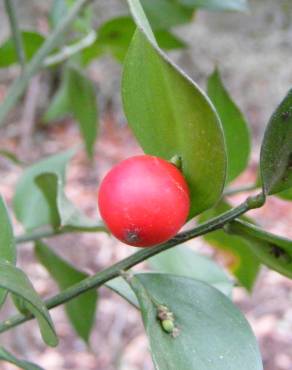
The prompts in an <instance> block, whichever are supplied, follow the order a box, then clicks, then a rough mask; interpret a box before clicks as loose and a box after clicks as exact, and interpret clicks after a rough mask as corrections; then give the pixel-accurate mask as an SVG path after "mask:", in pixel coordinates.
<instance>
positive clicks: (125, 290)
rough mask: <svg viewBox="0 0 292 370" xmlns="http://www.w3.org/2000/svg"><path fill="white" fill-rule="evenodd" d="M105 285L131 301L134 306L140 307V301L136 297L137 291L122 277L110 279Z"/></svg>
mask: <svg viewBox="0 0 292 370" xmlns="http://www.w3.org/2000/svg"><path fill="white" fill-rule="evenodd" d="M105 286H106V287H107V288H109V289H111V290H112V291H114V292H115V293H117V294H118V295H120V296H121V297H123V298H125V299H126V300H127V301H128V302H129V303H131V304H132V305H133V306H134V307H136V308H140V306H139V302H138V300H137V298H136V295H135V293H134V292H133V290H132V289H131V288H130V287H129V285H128V284H127V283H126V282H125V280H124V279H123V278H121V277H118V278H115V279H112V280H110V281H108V282H107V283H106V284H105Z"/></svg>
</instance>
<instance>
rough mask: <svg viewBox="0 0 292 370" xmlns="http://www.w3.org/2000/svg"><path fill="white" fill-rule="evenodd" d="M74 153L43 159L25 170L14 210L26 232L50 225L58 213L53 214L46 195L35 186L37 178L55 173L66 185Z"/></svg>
mask: <svg viewBox="0 0 292 370" xmlns="http://www.w3.org/2000/svg"><path fill="white" fill-rule="evenodd" d="M74 153H75V150H72V149H70V150H67V151H65V152H62V153H59V154H56V155H53V156H50V157H47V158H45V159H42V160H40V161H39V162H36V163H34V164H33V165H32V166H30V167H27V168H26V169H25V170H24V172H23V175H22V176H21V178H20V180H19V182H18V183H17V185H16V189H15V194H14V198H13V208H14V212H15V215H16V217H17V219H18V221H19V222H21V223H22V224H23V225H24V227H25V229H26V230H32V229H35V228H37V227H40V226H44V225H50V224H51V220H52V219H54V218H55V217H56V213H54V214H52V210H51V207H50V206H49V204H48V202H47V199H46V197H45V195H44V194H43V192H42V191H41V190H40V189H39V188H38V186H37V185H36V184H35V182H34V181H35V177H37V176H38V175H40V174H42V173H46V172H54V173H57V174H58V176H59V177H60V179H61V181H62V183H64V178H65V169H66V165H67V163H68V161H69V160H70V159H71V158H72V157H73V155H74Z"/></svg>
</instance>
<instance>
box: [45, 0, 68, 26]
mask: <svg viewBox="0 0 292 370" xmlns="http://www.w3.org/2000/svg"><path fill="white" fill-rule="evenodd" d="M67 11H68V6H67V4H66V0H53V3H52V6H51V9H50V14H49V21H50V24H51V27H52V28H55V27H56V26H57V25H58V24H59V23H60V22H62V20H63V18H64V16H65V15H66V13H67Z"/></svg>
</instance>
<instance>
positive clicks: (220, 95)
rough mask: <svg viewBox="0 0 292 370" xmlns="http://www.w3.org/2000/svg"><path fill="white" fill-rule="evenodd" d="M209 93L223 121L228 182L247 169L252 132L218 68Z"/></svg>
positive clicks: (212, 77) (211, 77) (209, 86)
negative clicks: (227, 89)
mask: <svg viewBox="0 0 292 370" xmlns="http://www.w3.org/2000/svg"><path fill="white" fill-rule="evenodd" d="M208 95H209V97H210V99H211V100H212V102H213V104H214V105H215V107H216V109H217V112H218V114H219V117H220V119H221V122H222V126H223V131H224V135H225V139H226V147H227V157H228V166H227V182H230V181H232V180H234V179H235V178H236V177H237V176H238V175H240V174H241V172H242V171H244V170H245V168H246V166H247V164H248V160H249V155H250V133H249V128H248V125H247V122H246V120H245V118H244V116H243V114H242V113H241V112H240V110H239V109H238V107H237V106H236V105H235V103H234V102H233V100H232V99H231V97H230V95H229V94H228V92H227V91H226V89H225V87H224V85H223V83H222V80H221V76H220V73H219V71H218V70H215V71H214V72H213V74H212V75H211V76H210V77H209V79H208Z"/></svg>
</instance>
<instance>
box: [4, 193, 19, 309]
mask: <svg viewBox="0 0 292 370" xmlns="http://www.w3.org/2000/svg"><path fill="white" fill-rule="evenodd" d="M0 262H3V263H5V262H9V263H11V264H12V265H15V263H16V244H15V239H14V235H13V229H12V224H11V221H10V217H9V215H8V210H7V207H6V204H5V202H4V200H3V198H2V197H1V196H0ZM6 294H7V291H6V290H3V289H0V307H1V306H2V304H3V303H4V301H5V298H6Z"/></svg>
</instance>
